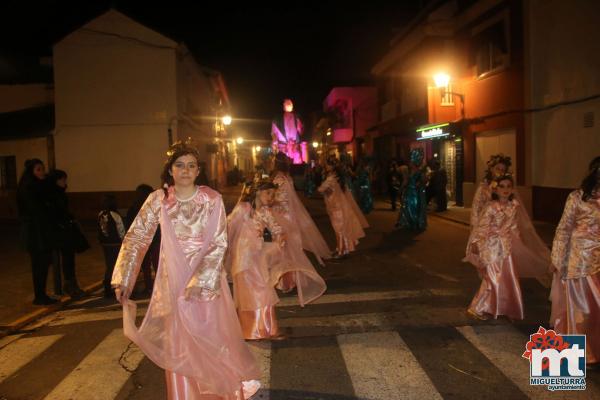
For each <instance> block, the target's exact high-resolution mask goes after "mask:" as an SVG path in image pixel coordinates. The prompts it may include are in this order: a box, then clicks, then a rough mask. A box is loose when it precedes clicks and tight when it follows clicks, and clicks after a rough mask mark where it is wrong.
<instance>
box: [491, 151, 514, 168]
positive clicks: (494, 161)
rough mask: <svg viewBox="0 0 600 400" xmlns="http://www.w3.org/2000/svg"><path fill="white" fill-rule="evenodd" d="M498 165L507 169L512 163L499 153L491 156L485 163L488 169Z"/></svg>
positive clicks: (507, 157) (508, 158)
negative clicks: (502, 165)
mask: <svg viewBox="0 0 600 400" xmlns="http://www.w3.org/2000/svg"><path fill="white" fill-rule="evenodd" d="M498 164H504V165H506V168H507V169H508V168H510V166H511V165H512V161H511V159H510V157H509V156H505V155H504V154H502V153H499V154H494V155H493V156H491V157H490V159H489V161H488V162H487V166H488V168H489V169H491V168H493V167H494V166H495V165H498Z"/></svg>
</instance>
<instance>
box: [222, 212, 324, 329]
mask: <svg viewBox="0 0 600 400" xmlns="http://www.w3.org/2000/svg"><path fill="white" fill-rule="evenodd" d="M231 215H232V216H236V217H235V219H234V218H232V221H231V222H232V223H236V224H240V225H241V226H240V227H239V228H238V227H231V230H232V231H237V232H238V233H237V235H236V237H235V240H234V241H233V242H231V243H230V250H229V252H228V255H227V258H228V260H230V261H229V262H230V263H231V274H232V276H233V292H234V299H235V304H236V308H237V311H238V316H239V319H240V324H241V326H242V332H243V335H244V337H245V338H246V339H249V340H258V339H269V338H273V337H276V336H278V334H279V328H278V324H277V318H276V313H275V305H276V304H277V303H278V302H279V297H278V295H277V292H276V290H275V289H276V288H277V289H280V290H283V291H290V290H293V289H294V288H296V289H297V291H298V299H299V303H300V305H302V306H303V305H304V304H306V303H308V302H310V301H313V300H314V299H316V298H318V297H319V296H321V294H323V292H324V291H325V289H326V285H325V282H324V281H323V279H322V278H321V277H320V276H319V274H318V273H317V272H316V271H315V270H314V267H313V266H312V264H311V263H310V260H309V259H308V258H307V257H306V255H305V254H304V252H303V250H302V244H301V241H300V235H299V234H298V232H297V230H293V229H291V227H290V225H289V223H288V222H287V220H286V219H285V218H284V217H283V216H281V215H278V214H277V212H276V211H275V210H273V209H271V208H270V207H266V206H260V205H258V206H257V209H256V210H253V209H252V207H251V206H250V204H249V203H243V202H240V203H238V205H237V206H236V208H235V209H234V211H233V212H232V214H231ZM242 215H244V217H242ZM265 228H267V229H268V230H269V231H270V232H271V235H272V237H273V241H272V242H265V241H264V240H263V231H264V229H265Z"/></svg>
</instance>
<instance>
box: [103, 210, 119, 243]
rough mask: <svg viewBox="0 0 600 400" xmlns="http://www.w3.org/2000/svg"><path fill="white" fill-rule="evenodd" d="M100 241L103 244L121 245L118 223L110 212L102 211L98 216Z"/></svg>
mask: <svg viewBox="0 0 600 400" xmlns="http://www.w3.org/2000/svg"><path fill="white" fill-rule="evenodd" d="M98 239H99V240H100V243H101V244H119V243H121V237H120V236H119V231H118V230H117V223H116V222H115V219H114V218H113V216H112V214H111V213H110V211H108V210H104V211H101V212H100V214H99V215H98Z"/></svg>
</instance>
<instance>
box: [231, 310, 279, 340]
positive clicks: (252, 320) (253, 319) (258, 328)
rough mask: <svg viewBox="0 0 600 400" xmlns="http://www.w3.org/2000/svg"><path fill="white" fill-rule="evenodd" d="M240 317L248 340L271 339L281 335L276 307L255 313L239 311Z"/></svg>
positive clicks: (243, 331) (245, 337)
mask: <svg viewBox="0 0 600 400" xmlns="http://www.w3.org/2000/svg"><path fill="white" fill-rule="evenodd" d="M238 317H239V319H240V325H241V326H242V334H243V335H244V339H246V340H258V339H269V338H272V337H274V336H277V335H278V334H279V326H278V325H277V317H276V316H275V306H267V307H262V308H259V309H257V310H253V311H243V310H238Z"/></svg>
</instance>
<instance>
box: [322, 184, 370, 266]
mask: <svg viewBox="0 0 600 400" xmlns="http://www.w3.org/2000/svg"><path fill="white" fill-rule="evenodd" d="M318 190H319V192H320V193H322V194H323V196H324V197H325V206H326V208H327V214H329V219H330V220H331V226H332V227H333V230H334V231H335V234H336V236H337V240H338V243H341V244H342V248H343V249H344V250H343V251H342V253H344V254H347V253H349V252H352V251H354V250H356V246H357V245H358V240H359V239H361V238H363V237H364V236H365V231H364V230H363V226H365V224H366V219H364V215H362V218H361V216H360V215H358V214H357V213H356V210H358V206H357V205H356V202H354V206H356V207H354V206H353V205H352V202H351V201H350V198H349V197H351V196H352V195H351V194H350V193H349V191H348V190H347V191H343V190H342V188H341V187H340V185H339V183H338V181H337V175H336V174H329V175H328V176H327V178H326V179H325V181H324V182H323V183H322V184H321V186H319V189H318ZM352 201H354V200H352ZM359 212H360V210H359ZM363 219H364V221H363ZM365 227H366V226H365ZM339 250H340V249H338V252H339Z"/></svg>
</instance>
